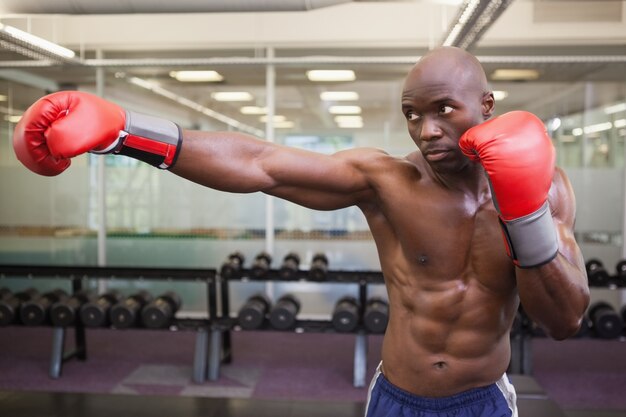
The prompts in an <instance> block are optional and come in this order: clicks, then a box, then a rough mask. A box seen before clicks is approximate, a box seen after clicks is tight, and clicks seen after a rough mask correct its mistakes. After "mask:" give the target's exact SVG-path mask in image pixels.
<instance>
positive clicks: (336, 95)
mask: <svg viewBox="0 0 626 417" xmlns="http://www.w3.org/2000/svg"><path fill="white" fill-rule="evenodd" d="M320 99H322V100H324V101H350V100H358V99H359V93H357V92H356V91H324V92H323V93H321V94H320Z"/></svg>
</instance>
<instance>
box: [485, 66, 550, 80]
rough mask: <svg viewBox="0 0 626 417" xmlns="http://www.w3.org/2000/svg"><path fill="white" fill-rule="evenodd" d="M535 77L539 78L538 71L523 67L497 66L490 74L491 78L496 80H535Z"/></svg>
mask: <svg viewBox="0 0 626 417" xmlns="http://www.w3.org/2000/svg"><path fill="white" fill-rule="evenodd" d="M537 78H539V71H537V70H534V69H523V68H519V69H518V68H511V69H509V68H499V69H497V70H495V71H494V72H493V74H491V79H492V80H498V81H513V80H536V79H537Z"/></svg>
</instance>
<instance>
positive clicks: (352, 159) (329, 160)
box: [262, 148, 375, 210]
mask: <svg viewBox="0 0 626 417" xmlns="http://www.w3.org/2000/svg"><path fill="white" fill-rule="evenodd" d="M283 149H284V148H283ZM372 152H375V151H373V150H372V151H370V150H350V151H344V152H338V153H336V154H333V155H324V154H319V153H315V152H308V151H304V150H300V149H293V148H286V149H285V151H284V152H282V151H281V153H280V155H278V157H277V158H269V159H268V160H266V161H263V162H262V164H264V165H267V166H266V167H265V168H264V169H263V171H264V172H266V173H267V174H268V176H269V177H270V178H271V179H272V181H271V184H270V185H269V186H268V187H267V188H265V189H264V190H262V191H263V192H265V193H267V194H270V195H273V196H276V197H279V198H283V199H285V200H289V201H291V202H294V203H296V204H299V205H302V206H305V207H308V208H312V209H317V210H334V209H339V208H344V207H349V206H352V205H356V204H358V203H359V202H361V201H363V200H367V199H371V198H372V197H373V188H372V187H371V185H370V181H369V176H368V173H367V169H366V168H365V167H366V166H367V165H368V164H367V162H366V161H367V160H368V159H370V158H371V156H372V154H371V153H372Z"/></svg>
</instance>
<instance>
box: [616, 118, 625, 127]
mask: <svg viewBox="0 0 626 417" xmlns="http://www.w3.org/2000/svg"><path fill="white" fill-rule="evenodd" d="M613 126H615V127H617V128H620V127H626V119H619V120H616V121H614V122H613Z"/></svg>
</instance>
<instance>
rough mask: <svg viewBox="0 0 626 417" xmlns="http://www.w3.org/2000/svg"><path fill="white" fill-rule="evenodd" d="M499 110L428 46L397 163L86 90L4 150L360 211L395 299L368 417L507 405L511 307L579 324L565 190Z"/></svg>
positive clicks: (46, 106) (570, 328) (471, 64)
mask: <svg viewBox="0 0 626 417" xmlns="http://www.w3.org/2000/svg"><path fill="white" fill-rule="evenodd" d="M494 104H495V103H494V98H493V94H492V93H491V92H490V91H489V90H488V86H487V80H486V77H485V73H484V71H483V69H482V67H481V65H480V63H479V62H478V61H477V60H476V58H475V57H473V56H472V55H470V54H469V53H467V52H465V51H463V50H461V49H457V48H438V49H435V50H433V51H431V52H430V53H428V54H427V55H426V56H424V57H422V59H420V61H419V62H418V63H417V64H416V65H415V66H414V67H413V68H412V69H411V71H410V72H409V74H408V76H407V78H406V82H405V85H404V91H403V93H402V112H403V114H404V115H405V116H406V119H407V125H408V130H409V134H410V136H411V138H412V139H413V141H414V142H415V144H416V145H417V147H418V148H419V151H415V152H413V153H411V154H409V155H407V156H406V157H401V158H400V157H395V156H391V155H389V154H387V153H385V152H384V151H382V150H378V149H352V150H347V151H342V152H338V153H336V154H334V155H322V154H317V153H312V152H308V151H304V150H300V149H293V148H288V147H284V146H280V145H277V144H272V143H268V142H264V141H262V140H259V139H257V138H254V137H251V136H249V135H245V134H241V133H235V132H199V131H186V130H182V131H181V130H180V129H179V128H178V127H177V126H176V125H175V124H173V123H171V122H168V121H164V120H162V119H157V118H150V117H146V116H142V115H139V114H137V113H134V112H126V111H125V110H123V109H121V108H120V107H118V106H117V105H115V104H113V103H110V102H107V101H105V100H103V99H101V98H98V97H95V96H92V95H89V94H86V93H80V92H61V93H55V94H52V95H50V96H46V97H44V98H42V99H40V100H39V101H37V102H36V103H35V104H34V105H33V106H31V108H29V110H27V112H26V113H25V114H24V116H23V118H22V120H21V121H20V122H19V124H18V125H17V126H16V129H15V135H14V148H15V152H16V154H17V156H18V158H19V159H20V160H21V161H22V162H23V163H24V165H26V166H27V167H28V168H30V169H31V170H33V171H35V172H37V173H39V174H42V175H57V174H59V173H60V172H62V171H63V170H64V169H66V168H67V167H68V166H69V164H70V160H69V158H71V157H73V156H76V155H79V154H82V153H84V152H87V151H91V152H95V153H120V154H125V155H130V156H133V157H135V158H138V159H141V160H143V161H145V162H148V163H150V164H152V165H154V166H157V167H160V168H166V169H170V170H171V171H172V172H173V173H174V174H176V175H179V176H181V177H184V178H187V179H189V180H191V181H194V182H196V183H199V184H202V185H205V186H207V187H211V188H214V189H218V190H223V191H228V192H238V193H251V192H259V191H260V192H264V193H267V194H270V195H273V196H276V197H280V198H283V199H286V200H289V201H292V202H294V203H297V204H300V205H302V206H305V207H309V208H312V209H317V210H334V209H339V208H343V207H349V206H357V207H359V208H360V209H361V210H362V212H363V213H364V215H365V217H366V219H367V221H368V224H369V226H370V228H371V231H372V234H373V236H374V240H375V242H376V246H377V249H378V253H379V256H380V261H381V267H382V271H383V273H384V276H385V283H386V286H387V291H388V295H389V304H390V314H389V324H388V328H387V332H386V334H385V338H384V342H383V349H382V363H381V366H379V369H378V371H377V373H376V375H375V377H374V379H373V381H372V386H371V387H370V392H369V395H368V409H367V413H368V414H367V415H368V417H373V416H378V415H385V416H391V415H415V414H414V413H415V411H416V410H421V411H427V412H433V413H434V412H438V411H440V412H444V411H445V412H450V413H451V414H450V415H454V416H460V415H476V416H479V415H480V416H486V415H494V416H495V415H497V416H502V415H516V414H517V410H516V405H515V391H514V389H513V388H512V387H511V385H510V383H509V382H508V380H507V379H506V375H505V370H506V368H507V366H508V364H509V360H510V344H509V330H510V328H511V324H512V322H513V318H514V315H515V313H516V311H517V308H518V306H519V303H520V301H521V304H522V305H523V307H524V310H525V311H526V313H527V314H528V315H529V316H530V317H531V318H532V320H534V321H535V322H536V323H538V324H539V325H541V326H542V327H543V328H544V329H545V331H546V332H547V334H549V335H550V336H552V337H553V338H555V339H564V338H567V337H569V336H571V335H573V334H574V333H575V332H576V331H577V329H578V327H579V324H580V321H581V318H582V316H583V313H584V312H585V309H586V308H587V305H588V302H589V290H588V287H587V279H586V274H585V272H584V265H583V259H582V255H581V252H580V249H579V248H578V246H577V244H576V242H575V240H574V233H573V227H574V217H575V203H574V195H573V192H572V188H571V185H570V183H569V181H568V179H567V178H566V176H565V174H564V173H563V172H562V171H561V170H559V169H558V168H555V167H554V149H553V147H552V145H551V142H550V139H549V138H548V137H547V135H546V133H545V130H544V127H543V125H542V124H541V122H540V121H539V120H538V119H537V118H536V117H535V116H533V115H531V114H529V113H525V112H512V113H510V114H507V115H503V116H500V117H497V118H493V119H491V120H489V121H488V119H490V118H491V116H492V114H493V112H494ZM483 122H485V123H483ZM120 132H122V134H120ZM125 132H129V134H127V133H125ZM503 236H504V237H505V239H504V241H503ZM459 410H460V411H462V412H463V413H465V414H463V413H461V414H458V412H459ZM403 413H406V414H403ZM420 415H429V414H420ZM437 415H438V416H440V415H447V414H437Z"/></svg>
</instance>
